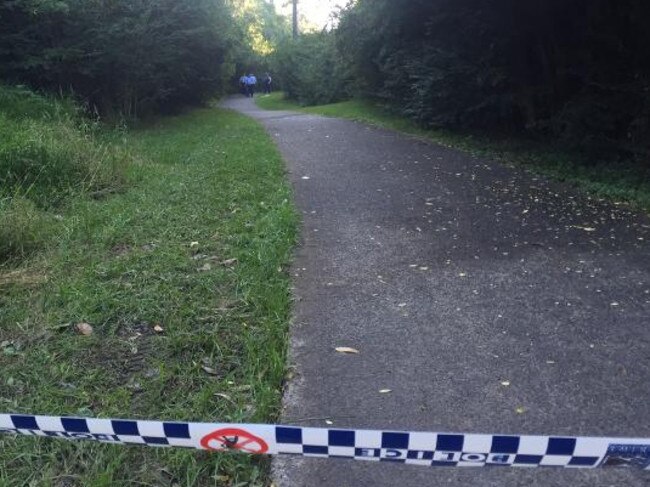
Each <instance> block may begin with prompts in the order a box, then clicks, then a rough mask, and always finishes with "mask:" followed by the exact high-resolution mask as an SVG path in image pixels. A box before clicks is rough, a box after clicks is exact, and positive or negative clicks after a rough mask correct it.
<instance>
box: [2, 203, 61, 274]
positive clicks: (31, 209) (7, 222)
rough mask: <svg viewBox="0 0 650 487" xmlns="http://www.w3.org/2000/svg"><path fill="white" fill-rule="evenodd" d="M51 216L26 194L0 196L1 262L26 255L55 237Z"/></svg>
mask: <svg viewBox="0 0 650 487" xmlns="http://www.w3.org/2000/svg"><path fill="white" fill-rule="evenodd" d="M52 229H53V225H52V221H51V219H50V218H48V217H47V215H46V214H45V213H43V212H42V211H40V210H39V209H38V208H37V207H36V205H35V204H34V203H33V202H32V201H31V200H28V199H27V198H24V197H22V196H14V197H11V198H9V197H4V198H0V262H2V261H6V260H9V259H12V258H18V259H20V258H24V257H26V256H28V255H29V254H31V253H32V252H33V251H35V250H37V249H38V248H40V247H41V246H43V245H44V244H45V243H46V242H47V240H48V238H50V237H51V233H52Z"/></svg>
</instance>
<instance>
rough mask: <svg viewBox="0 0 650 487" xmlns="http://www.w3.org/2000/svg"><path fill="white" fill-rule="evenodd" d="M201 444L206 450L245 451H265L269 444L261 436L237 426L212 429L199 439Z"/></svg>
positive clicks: (255, 452) (254, 452) (259, 452)
mask: <svg viewBox="0 0 650 487" xmlns="http://www.w3.org/2000/svg"><path fill="white" fill-rule="evenodd" d="M201 446H202V447H203V448H205V449H206V450H211V451H223V450H239V451H245V452H247V453H253V454H261V453H266V452H267V451H268V449H269V445H267V444H266V441H264V440H263V439H262V438H258V437H257V436H255V435H252V434H250V433H249V432H248V431H246V430H242V429H239V428H224V429H220V430H217V431H213V432H212V433H210V434H209V435H205V436H204V437H203V438H202V439H201Z"/></svg>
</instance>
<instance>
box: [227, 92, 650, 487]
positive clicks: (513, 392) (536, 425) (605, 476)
mask: <svg viewBox="0 0 650 487" xmlns="http://www.w3.org/2000/svg"><path fill="white" fill-rule="evenodd" d="M224 105H225V106H227V107H229V108H232V109H235V110H238V111H240V112H242V113H244V114H246V115H248V116H251V117H253V118H255V119H258V120H259V121H260V122H261V123H262V124H263V125H264V126H265V127H266V129H267V130H268V132H269V133H270V134H271V136H272V137H273V138H274V139H275V141H276V143H277V146H278V147H279V149H280V151H281V152H282V154H283V156H284V157H285V159H286V161H287V164H288V170H289V175H290V179H291V182H292V184H293V187H294V191H295V200H296V204H297V205H298V208H299V210H300V211H301V213H302V220H303V223H302V239H301V244H300V246H299V248H298V250H297V252H296V258H295V262H294V264H293V269H292V272H293V276H294V286H295V295H296V303H295V310H294V321H293V324H292V331H291V357H290V359H291V364H292V367H293V370H294V374H293V379H292V380H291V381H290V384H289V387H288V390H287V392H286V394H285V409H284V418H283V422H284V423H294V424H300V425H312V426H327V425H328V424H329V423H331V424H332V425H333V426H335V427H343V428H347V427H350V428H371V429H394V430H407V431H418V430H421V431H455V432H472V433H506V434H524V433H526V434H553V435H593V436H600V435H606V436H633V437H638V436H645V437H648V436H650V421H649V420H650V405H649V398H650V381H649V379H650V348H649V347H648V345H649V336H650V332H649V329H648V324H649V318H650V219H648V218H647V217H646V216H644V215H643V214H641V213H638V212H634V211H631V210H630V209H628V208H627V207H626V206H624V205H621V204H611V203H606V202H603V201H598V200H597V199H594V198H590V197H588V196H587V195H585V194H582V193H581V192H579V191H577V190H575V189H573V188H571V187H570V186H568V185H565V184H562V183H558V182H554V181H550V180H548V179H546V178H544V177H541V176H537V175H535V174H532V173H529V172H526V171H524V170H522V169H519V168H511V167H507V166H506V165H503V164H501V163H498V162H494V161H490V160H486V159H482V158H477V157H473V156H471V155H468V154H466V153H463V152H460V151H458V150H454V149H450V148H446V147H442V146H440V145H436V144H433V143H430V142H426V141H422V140H419V139H416V138H412V137H409V136H406V135H401V134H397V133H394V132H391V131H386V130H382V129H378V128H372V127H368V126H366V125H363V124H359V123H354V122H351V121H345V120H339V119H332V118H324V117H318V116H312V115H306V114H299V113H292V112H269V111H263V110H260V109H258V108H256V107H255V105H254V104H253V102H252V101H251V100H248V99H244V98H233V99H229V100H227V101H226V102H225V103H224ZM343 346H345V347H353V348H355V349H357V350H358V351H359V354H351V355H349V354H341V353H337V352H336V351H335V348H336V347H343ZM386 389H389V390H390V391H391V392H384V393H380V391H381V390H386ZM274 476H275V483H276V485H278V486H279V487H304V486H310V487H311V486H333V487H346V486H349V487H356V486H359V487H362V486H398V485H399V486H400V487H411V486H413V487H415V486H417V487H422V486H442V485H445V486H447V485H453V486H499V487H505V486H522V485H526V486H572V487H579V486H584V487H587V486H588V487H598V486H636V485H650V475H648V473H645V472H640V471H636V470H626V469H623V470H620V469H619V470H615V469H611V470H606V469H596V470H577V469H544V468H542V469H512V468H497V469H495V468H482V469H474V468H472V469H463V468H438V469H435V468H431V469H429V468H425V467H414V466H404V465H397V464H388V463H381V464H379V463H374V462H372V463H371V462H354V461H346V460H331V459H330V460H321V459H304V458H297V457H288V458H280V459H277V460H276V461H275V462H274Z"/></svg>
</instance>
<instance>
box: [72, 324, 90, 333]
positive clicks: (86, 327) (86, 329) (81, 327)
mask: <svg viewBox="0 0 650 487" xmlns="http://www.w3.org/2000/svg"><path fill="white" fill-rule="evenodd" d="M75 328H76V329H77V331H78V332H79V333H80V334H81V335H85V336H89V335H92V334H93V327H92V326H91V325H90V324H89V323H77V325H76V326H75Z"/></svg>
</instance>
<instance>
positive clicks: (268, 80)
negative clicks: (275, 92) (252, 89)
mask: <svg viewBox="0 0 650 487" xmlns="http://www.w3.org/2000/svg"><path fill="white" fill-rule="evenodd" d="M271 83H273V78H271V75H270V74H269V73H266V76H265V77H264V94H266V95H270V94H271Z"/></svg>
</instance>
